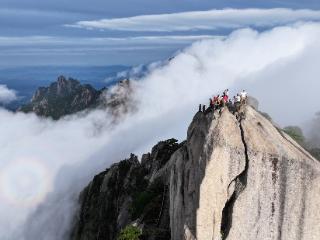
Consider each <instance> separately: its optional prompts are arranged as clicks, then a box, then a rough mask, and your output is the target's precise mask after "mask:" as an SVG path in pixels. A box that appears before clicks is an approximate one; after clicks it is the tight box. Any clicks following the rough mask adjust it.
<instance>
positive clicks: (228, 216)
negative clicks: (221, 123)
mask: <svg viewBox="0 0 320 240" xmlns="http://www.w3.org/2000/svg"><path fill="white" fill-rule="evenodd" d="M239 127H240V132H241V140H242V143H243V146H244V153H245V160H246V162H245V168H244V170H243V171H242V172H241V173H240V174H239V175H238V176H237V177H236V178H235V179H233V180H232V181H231V183H230V184H229V186H228V188H229V187H230V185H231V184H232V183H233V182H235V190H234V191H233V193H232V195H231V197H230V198H229V199H228V201H227V202H226V204H225V206H224V208H223V210H222V219H221V228H220V232H221V235H222V236H221V239H222V240H225V239H227V237H228V235H229V232H230V229H231V227H232V213H233V206H234V203H235V201H236V200H237V198H238V197H239V195H240V194H241V192H242V191H243V190H244V189H245V187H246V185H247V177H248V176H247V174H248V167H249V156H248V148H247V143H246V141H245V138H244V130H243V127H242V120H240V122H239Z"/></svg>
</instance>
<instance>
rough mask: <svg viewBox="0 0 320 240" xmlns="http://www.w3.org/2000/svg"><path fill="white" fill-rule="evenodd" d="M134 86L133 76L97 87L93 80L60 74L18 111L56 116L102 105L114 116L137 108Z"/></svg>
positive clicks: (55, 117) (57, 117)
mask: <svg viewBox="0 0 320 240" xmlns="http://www.w3.org/2000/svg"><path fill="white" fill-rule="evenodd" d="M132 93H133V89H132V87H131V83H130V81H129V80H123V81H119V82H118V83H117V84H116V85H115V86H114V87H113V88H111V89H106V88H102V89H100V90H96V89H95V88H93V87H92V86H91V85H89V84H80V82H79V81H77V80H75V79H72V78H69V79H66V78H65V77H64V76H60V77H59V78H58V79H57V81H56V82H53V83H51V84H50V86H48V87H40V88H38V90H37V91H36V92H35V93H34V95H33V96H32V99H31V101H30V102H29V103H28V104H25V105H23V106H21V107H20V108H19V109H18V111H22V112H26V113H28V112H34V113H35V114H37V115H38V116H42V117H51V118H53V119H55V120H57V119H59V118H61V117H63V116H66V115H68V114H73V113H77V112H80V111H88V110H90V109H94V108H100V109H104V110H106V111H108V112H109V113H110V114H111V116H113V117H114V120H117V119H118V118H121V116H122V115H123V114H126V113H128V112H129V111H134V110H136V109H135V104H134V102H133V101H132V99H131V97H132Z"/></svg>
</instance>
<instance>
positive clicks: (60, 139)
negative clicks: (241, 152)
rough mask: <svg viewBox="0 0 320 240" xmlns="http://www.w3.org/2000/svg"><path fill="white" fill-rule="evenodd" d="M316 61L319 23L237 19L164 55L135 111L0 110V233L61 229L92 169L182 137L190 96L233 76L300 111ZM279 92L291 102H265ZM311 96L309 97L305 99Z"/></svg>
mask: <svg viewBox="0 0 320 240" xmlns="http://www.w3.org/2000/svg"><path fill="white" fill-rule="evenodd" d="M319 61H320V25H318V24H299V25H296V26H291V27H278V28H275V29H272V30H271V31H267V32H263V33H258V32H256V31H253V30H250V29H245V30H240V31H236V32H234V33H232V34H231V35H230V36H228V37H227V38H225V39H214V40H203V41H200V42H196V43H194V44H193V45H192V46H190V47H188V48H187V49H185V50H183V51H182V52H181V53H179V54H178V55H177V56H176V57H175V58H174V59H172V60H171V61H169V62H168V64H165V65H157V67H156V68H154V69H152V70H151V72H150V73H149V74H147V75H146V76H145V77H144V78H143V79H140V81H137V82H136V83H135V85H134V86H135V90H136V100H137V101H138V104H137V106H138V108H139V111H138V112H137V113H136V114H131V115H129V116H127V117H126V118H123V119H122V121H121V123H120V124H119V125H117V126H113V127H112V126H111V125H110V122H109V120H108V115H107V113H106V112H104V111H93V112H91V113H90V114H88V115H85V116H78V115H74V116H70V117H67V118H64V119H61V120H59V121H57V122H53V121H50V120H48V119H40V118H38V117H36V116H34V115H33V114H27V115H26V114H22V113H19V114H14V113H10V112H7V111H5V110H1V111H0V132H1V135H0V148H1V151H0V184H1V185H0V212H1V215H0V239H6V240H8V239H10V240H29V239H32V240H33V239H42V240H61V239H63V236H64V234H65V232H66V231H67V230H68V227H69V225H68V224H69V220H70V218H71V216H72V213H73V211H74V207H75V202H76V200H77V195H78V193H79V191H80V189H82V188H83V186H84V185H86V184H87V183H88V181H89V180H90V179H91V178H92V176H93V175H94V174H96V173H97V172H99V171H102V170H103V169H105V168H106V167H108V166H109V165H110V163H112V162H114V161H118V160H120V159H122V158H124V157H125V156H128V155H129V154H130V153H131V152H135V153H142V152H146V151H148V150H150V149H151V146H152V145H153V144H155V143H156V141H158V140H161V139H166V138H170V137H177V138H179V139H180V140H183V139H184V138H185V137H186V129H187V126H188V124H189V123H190V121H191V119H192V117H193V115H194V113H195V112H196V111H197V106H198V104H199V103H206V102H207V99H208V98H209V97H210V96H211V95H212V94H214V93H216V92H218V91H221V90H223V89H224V88H227V87H229V88H230V89H231V90H232V91H233V92H235V91H236V90H237V89H234V88H235V86H236V85H238V84H241V87H242V86H243V85H244V84H247V85H249V86H251V85H254V84H255V85H256V88H252V89H250V90H251V91H250V93H253V94H255V93H259V95H258V97H259V96H260V95H261V96H262V98H263V101H261V105H262V106H263V107H264V106H267V107H270V108H271V106H272V108H271V110H272V109H273V110H272V111H273V112H276V113H278V114H279V112H282V113H280V114H282V115H277V116H278V117H281V116H282V117H286V118H290V117H291V116H295V115H297V110H300V111H301V113H302V112H306V109H307V107H308V108H309V107H310V104H309V101H307V102H308V104H305V102H304V101H301V98H300V97H297V95H295V94H296V92H301V89H305V87H306V86H309V87H308V88H307V95H308V97H310V96H311V97H312V98H313V99H316V97H314V96H317V95H315V93H316V91H317V89H319V83H317V77H318V76H319V75H320V69H319V67H318V62H319ZM261 83H263V84H261ZM269 83H272V84H269ZM277 83H278V85H277ZM280 83H281V84H280ZM291 83H293V84H291ZM286 86H290V87H286ZM311 86H312V87H311ZM302 94H304V93H302ZM316 94H317V93H316ZM273 95H275V96H276V97H275V98H273V97H272V96H273ZM309 95H310V96H309ZM279 96H280V97H279ZM299 96H300V95H299ZM287 98H288V99H289V100H288V103H290V105H292V106H293V108H291V107H290V108H288V107H287V106H285V108H284V106H283V105H282V104H274V102H276V103H279V100H282V99H287ZM309 99H310V98H308V100H309ZM259 100H260V98H259ZM319 105H320V103H319V101H315V103H313V105H312V107H313V108H317V107H319V108H320V106H319ZM284 109H285V110H286V111H284ZM288 109H290V111H287V110H288ZM292 109H293V111H292ZM21 169H25V171H21ZM22 180H23V181H22ZM30 186H32V187H30ZM51 190H52V191H53V192H52V193H50V194H49V195H48V198H47V199H46V200H45V202H44V205H42V207H41V208H39V209H38V211H37V212H35V213H34V214H33V215H32V216H31V218H29V219H28V222H27V223H26V224H25V225H21V224H22V223H23V220H24V219H25V218H26V216H27V214H29V213H31V212H33V210H34V208H35V207H37V206H39V202H41V201H43V200H44V196H45V195H46V194H47V192H49V191H51ZM26 197H27V199H25V198H26ZM23 200H24V201H23ZM26 200H28V201H26ZM15 228H17V229H19V230H22V231H21V232H20V231H17V230H15ZM23 230H25V231H23ZM18 233H19V234H22V235H16V234H18Z"/></svg>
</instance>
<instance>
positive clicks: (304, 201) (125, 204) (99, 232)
mask: <svg viewBox="0 0 320 240" xmlns="http://www.w3.org/2000/svg"><path fill="white" fill-rule="evenodd" d="M242 111H243V112H244V113H245V114H244V116H245V117H244V118H242V119H241V120H240V121H238V120H237V119H236V117H235V116H234V115H232V114H231V113H230V112H229V111H228V110H227V109H224V110H223V111H222V112H221V114H220V113H218V112H215V113H213V112H207V113H203V112H198V113H197V114H196V115H195V117H194V119H193V121H192V123H191V125H190V127H189V129H188V136H187V140H186V141H185V142H183V143H181V144H177V143H176V141H174V140H168V141H165V142H161V143H159V144H158V145H156V146H155V147H154V149H153V150H152V152H151V153H149V154H145V155H143V157H142V160H141V163H139V161H138V160H137V159H136V157H135V156H132V157H131V158H130V159H129V160H125V163H126V166H127V167H126V170H125V171H123V170H120V169H121V165H122V164H124V162H120V163H119V164H116V165H114V166H112V167H111V168H110V169H109V170H107V171H105V172H103V173H101V174H99V175H97V176H96V177H95V179H94V180H93V181H92V182H91V183H90V184H89V186H88V187H87V188H86V189H85V190H84V191H83V193H82V194H81V198H80V199H81V203H82V207H81V210H80V213H79V216H78V218H77V219H76V224H75V226H76V227H75V228H74V230H73V235H72V238H71V239H72V240H80V239H81V240H84V239H86V240H89V239H116V238H117V236H118V234H119V232H120V230H121V229H123V228H124V227H125V226H126V225H128V224H129V225H130V224H133V225H136V226H137V227H139V228H141V229H142V233H143V234H142V237H141V239H148V240H149V239H150V240H151V239H172V240H183V239H186V240H195V239H197V240H225V239H231V240H233V239H234V240H236V239H237V240H239V239H240V240H241V239H243V240H256V239H261V240H269V239H270V240H278V239H279V240H280V239H282V240H288V239H290V240H313V239H320V224H319V222H320V211H319V208H320V164H319V162H318V161H317V160H315V159H314V158H313V157H312V156H311V155H310V154H309V153H308V152H306V151H305V150H304V149H303V148H302V147H301V146H299V145H298V144H297V143H296V142H295V141H294V140H292V139H291V138H290V137H289V136H288V135H286V134H285V133H284V132H282V131H281V130H280V129H277V128H276V127H275V126H274V125H273V124H272V123H271V122H270V121H269V120H268V119H266V118H265V117H264V116H263V115H261V114H260V113H259V112H257V111H256V110H254V109H253V108H252V107H250V106H246V107H243V109H242ZM120 172H121V173H120ZM116 179H117V180H116ZM141 179H143V181H141Z"/></svg>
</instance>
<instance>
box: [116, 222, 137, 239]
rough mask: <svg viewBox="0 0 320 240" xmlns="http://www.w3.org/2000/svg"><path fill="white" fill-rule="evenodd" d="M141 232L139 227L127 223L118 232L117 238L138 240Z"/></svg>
mask: <svg viewBox="0 0 320 240" xmlns="http://www.w3.org/2000/svg"><path fill="white" fill-rule="evenodd" d="M141 234H142V231H141V230H140V228H138V227H135V226H132V225H129V226H127V227H125V229H123V230H122V231H121V232H120V235H119V237H118V240H139V239H140V238H139V237H140V236H141Z"/></svg>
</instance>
